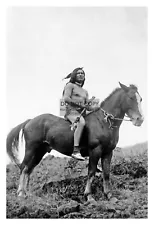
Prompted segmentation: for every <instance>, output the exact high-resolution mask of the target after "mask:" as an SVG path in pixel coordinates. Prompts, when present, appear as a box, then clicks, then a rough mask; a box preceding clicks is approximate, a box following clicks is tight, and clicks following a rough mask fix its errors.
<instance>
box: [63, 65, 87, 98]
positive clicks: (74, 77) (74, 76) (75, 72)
mask: <svg viewBox="0 0 154 225" xmlns="http://www.w3.org/2000/svg"><path fill="white" fill-rule="evenodd" d="M78 70H82V71H83V74H84V75H85V72H84V70H83V67H78V68H76V69H74V70H73V72H72V73H70V74H69V75H68V76H67V77H66V78H64V79H67V78H70V80H69V82H67V83H66V85H67V84H68V83H73V84H75V82H76V75H77V72H78ZM84 82H85V78H84V80H83V82H82V83H81V87H82V86H83V85H84ZM63 95H64V90H63Z"/></svg>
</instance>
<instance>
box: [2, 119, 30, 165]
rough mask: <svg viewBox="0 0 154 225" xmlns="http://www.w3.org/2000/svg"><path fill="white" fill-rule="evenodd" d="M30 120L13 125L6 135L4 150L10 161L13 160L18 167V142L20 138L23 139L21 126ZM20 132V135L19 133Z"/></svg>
mask: <svg viewBox="0 0 154 225" xmlns="http://www.w3.org/2000/svg"><path fill="white" fill-rule="evenodd" d="M29 121H30V119H28V120H26V121H25V122H23V123H21V124H19V125H18V126H16V127H14V128H13V129H12V130H11V131H10V132H9V134H8V135H7V139H6V150H7V154H8V156H9V157H10V159H11V161H12V162H14V163H15V164H16V165H17V166H18V167H19V168H20V160H19V158H18V156H19V147H20V145H19V142H20V138H21V140H23V134H24V133H23V128H24V127H25V125H26V124H27V123H28V122H29ZM20 133H21V136H20V135H19V134H20Z"/></svg>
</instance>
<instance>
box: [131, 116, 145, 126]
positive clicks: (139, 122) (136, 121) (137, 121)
mask: <svg viewBox="0 0 154 225" xmlns="http://www.w3.org/2000/svg"><path fill="white" fill-rule="evenodd" d="M131 120H132V123H133V125H134V126H137V127H140V126H141V125H142V123H143V121H144V118H143V117H137V118H132V119H131Z"/></svg>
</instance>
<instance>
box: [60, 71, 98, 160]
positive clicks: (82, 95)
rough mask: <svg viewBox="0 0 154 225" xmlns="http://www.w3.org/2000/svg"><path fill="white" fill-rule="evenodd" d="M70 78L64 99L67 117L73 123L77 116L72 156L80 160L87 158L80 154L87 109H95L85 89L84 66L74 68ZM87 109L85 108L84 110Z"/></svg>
mask: <svg viewBox="0 0 154 225" xmlns="http://www.w3.org/2000/svg"><path fill="white" fill-rule="evenodd" d="M67 78H70V81H69V82H68V83H67V84H66V86H65V88H64V92H63V99H64V102H65V104H66V114H65V118H66V119H68V120H70V121H71V123H72V124H73V123H74V122H75V121H76V119H77V118H79V121H78V122H77V127H76V129H75V131H74V151H73V152H74V153H73V154H72V157H73V158H75V159H78V160H85V159H84V157H82V155H81V154H80V147H79V143H80V138H81V135H82V131H83V128H84V126H85V119H84V117H85V115H86V109H87V110H88V111H91V110H94V107H92V106H90V105H88V103H89V101H90V100H89V99H88V92H87V91H86V90H85V89H83V85H84V82H85V72H84V71H83V69H82V68H80V67H78V68H76V69H74V70H73V72H72V73H70V74H69V75H68V76H67V77H66V78H64V79H67ZM83 109H85V110H83Z"/></svg>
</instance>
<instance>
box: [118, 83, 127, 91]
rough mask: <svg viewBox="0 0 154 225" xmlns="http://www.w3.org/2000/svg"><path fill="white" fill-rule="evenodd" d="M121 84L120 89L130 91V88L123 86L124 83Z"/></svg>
mask: <svg viewBox="0 0 154 225" xmlns="http://www.w3.org/2000/svg"><path fill="white" fill-rule="evenodd" d="M119 84H120V87H121V88H122V89H123V90H124V91H126V92H127V91H129V87H127V86H126V85H124V84H122V83H120V82H119Z"/></svg>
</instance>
